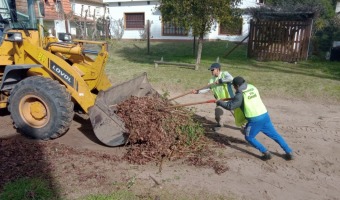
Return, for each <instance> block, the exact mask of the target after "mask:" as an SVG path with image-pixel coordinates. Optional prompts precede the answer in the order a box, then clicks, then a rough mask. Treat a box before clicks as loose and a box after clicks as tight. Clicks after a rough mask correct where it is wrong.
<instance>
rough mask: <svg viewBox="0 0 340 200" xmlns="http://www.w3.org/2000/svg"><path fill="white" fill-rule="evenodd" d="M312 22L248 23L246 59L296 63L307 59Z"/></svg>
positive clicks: (252, 21)
mask: <svg viewBox="0 0 340 200" xmlns="http://www.w3.org/2000/svg"><path fill="white" fill-rule="evenodd" d="M311 30H312V20H311V19H309V20H306V21H259V20H258V21H254V20H251V22H250V32H249V40H248V57H250V58H255V59H257V60H261V61H270V60H276V61H286V62H296V61H300V60H305V59H307V57H308V47H309V41H310V35H311Z"/></svg>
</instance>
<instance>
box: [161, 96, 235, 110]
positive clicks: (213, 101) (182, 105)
mask: <svg viewBox="0 0 340 200" xmlns="http://www.w3.org/2000/svg"><path fill="white" fill-rule="evenodd" d="M231 99H232V98H225V99H220V100H223V101H229V100H231ZM216 101H217V100H215V99H211V100H208V101H199V102H193V103H185V104H178V105H174V106H169V107H165V108H164V109H168V108H178V107H184V106H192V105H198V104H205V103H216Z"/></svg>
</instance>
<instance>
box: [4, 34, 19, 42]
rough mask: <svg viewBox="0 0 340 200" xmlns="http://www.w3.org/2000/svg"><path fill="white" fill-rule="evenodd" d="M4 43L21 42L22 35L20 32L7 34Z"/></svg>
mask: <svg viewBox="0 0 340 200" xmlns="http://www.w3.org/2000/svg"><path fill="white" fill-rule="evenodd" d="M5 40H6V41H11V42H22V35H21V33H20V32H8V33H7V38H6V39H5Z"/></svg>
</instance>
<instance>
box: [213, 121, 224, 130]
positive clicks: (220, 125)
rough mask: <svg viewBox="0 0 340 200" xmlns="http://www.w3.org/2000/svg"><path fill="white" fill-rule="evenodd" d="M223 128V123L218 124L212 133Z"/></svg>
mask: <svg viewBox="0 0 340 200" xmlns="http://www.w3.org/2000/svg"><path fill="white" fill-rule="evenodd" d="M222 127H223V123H221V122H218V123H217V125H216V126H215V127H214V131H218V130H220V129H221V128H222Z"/></svg>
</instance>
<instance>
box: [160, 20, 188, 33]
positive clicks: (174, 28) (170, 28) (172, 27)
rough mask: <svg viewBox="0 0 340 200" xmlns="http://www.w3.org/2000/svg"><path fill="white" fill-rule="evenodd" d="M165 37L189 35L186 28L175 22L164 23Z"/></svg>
mask: <svg viewBox="0 0 340 200" xmlns="http://www.w3.org/2000/svg"><path fill="white" fill-rule="evenodd" d="M162 29H163V35H164V36H186V35H188V33H187V31H186V30H185V29H184V27H182V26H180V25H177V24H176V23H173V22H163V27H162Z"/></svg>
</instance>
